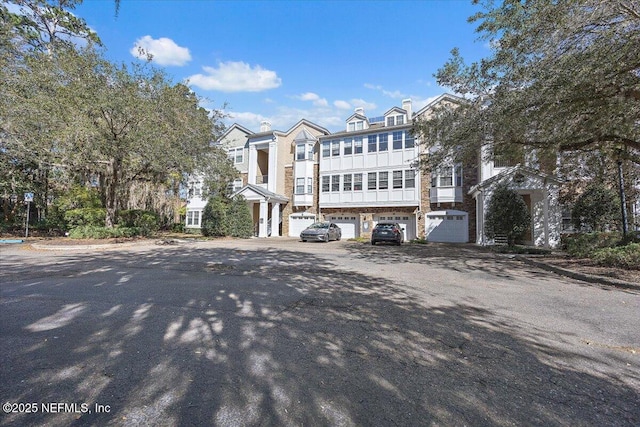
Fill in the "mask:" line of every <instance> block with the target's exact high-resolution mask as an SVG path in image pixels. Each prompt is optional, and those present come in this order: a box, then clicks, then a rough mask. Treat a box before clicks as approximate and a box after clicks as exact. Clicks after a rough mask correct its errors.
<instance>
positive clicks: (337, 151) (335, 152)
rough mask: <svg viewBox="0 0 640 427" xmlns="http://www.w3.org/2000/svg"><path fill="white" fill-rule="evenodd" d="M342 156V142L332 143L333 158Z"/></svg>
mask: <svg viewBox="0 0 640 427" xmlns="http://www.w3.org/2000/svg"><path fill="white" fill-rule="evenodd" d="M339 155H340V141H338V140H333V141H331V157H336V156H339Z"/></svg>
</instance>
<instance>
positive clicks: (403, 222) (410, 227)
mask: <svg viewBox="0 0 640 427" xmlns="http://www.w3.org/2000/svg"><path fill="white" fill-rule="evenodd" d="M380 221H391V222H397V223H398V224H400V227H401V228H402V229H403V230H404V240H405V242H406V241H409V240H413V239H415V238H416V220H415V216H414V215H374V216H373V222H374V226H375V224H377V223H379V222H380Z"/></svg>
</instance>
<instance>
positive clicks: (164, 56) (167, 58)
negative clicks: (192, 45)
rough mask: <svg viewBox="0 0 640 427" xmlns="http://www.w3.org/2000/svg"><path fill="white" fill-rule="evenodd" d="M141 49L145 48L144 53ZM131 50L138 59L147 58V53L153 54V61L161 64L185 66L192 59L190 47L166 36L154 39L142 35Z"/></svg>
mask: <svg viewBox="0 0 640 427" xmlns="http://www.w3.org/2000/svg"><path fill="white" fill-rule="evenodd" d="M141 49H142V50H144V53H142V52H141V51H140V50H141ZM130 52H131V55H133V56H134V57H136V58H138V59H145V58H146V54H145V53H148V54H151V55H153V62H156V63H157V64H159V65H176V66H183V65H185V64H186V63H187V62H189V61H191V53H189V49H187V48H186V47H180V46H178V45H177V44H176V43H175V42H174V41H173V40H171V39H169V38H166V37H160V38H159V39H154V38H152V37H151V36H144V37H141V38H139V39H138V40H136V42H135V43H134V44H133V47H132V48H131V50H130Z"/></svg>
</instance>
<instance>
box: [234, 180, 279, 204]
mask: <svg viewBox="0 0 640 427" xmlns="http://www.w3.org/2000/svg"><path fill="white" fill-rule="evenodd" d="M251 192H253V193H254V194H256V195H258V196H261V197H263V198H265V199H266V200H273V201H275V202H281V203H286V202H288V201H289V198H288V197H287V196H283V195H282V194H277V193H274V192H272V191H268V190H267V189H266V188H263V187H260V186H258V185H254V184H247V185H245V186H244V187H242V188H241V189H240V190H238V191H236V192H235V193H233V195H232V197H235V196H238V195H243V196H244V195H245V194H246V193H251ZM245 197H246V196H245ZM247 200H249V198H247Z"/></svg>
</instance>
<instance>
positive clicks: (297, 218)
mask: <svg viewBox="0 0 640 427" xmlns="http://www.w3.org/2000/svg"><path fill="white" fill-rule="evenodd" d="M314 222H316V216H315V215H313V214H293V215H289V237H299V236H300V233H301V232H302V230H304V229H305V228H307V227H308V226H310V225H311V224H313V223H314Z"/></svg>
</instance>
